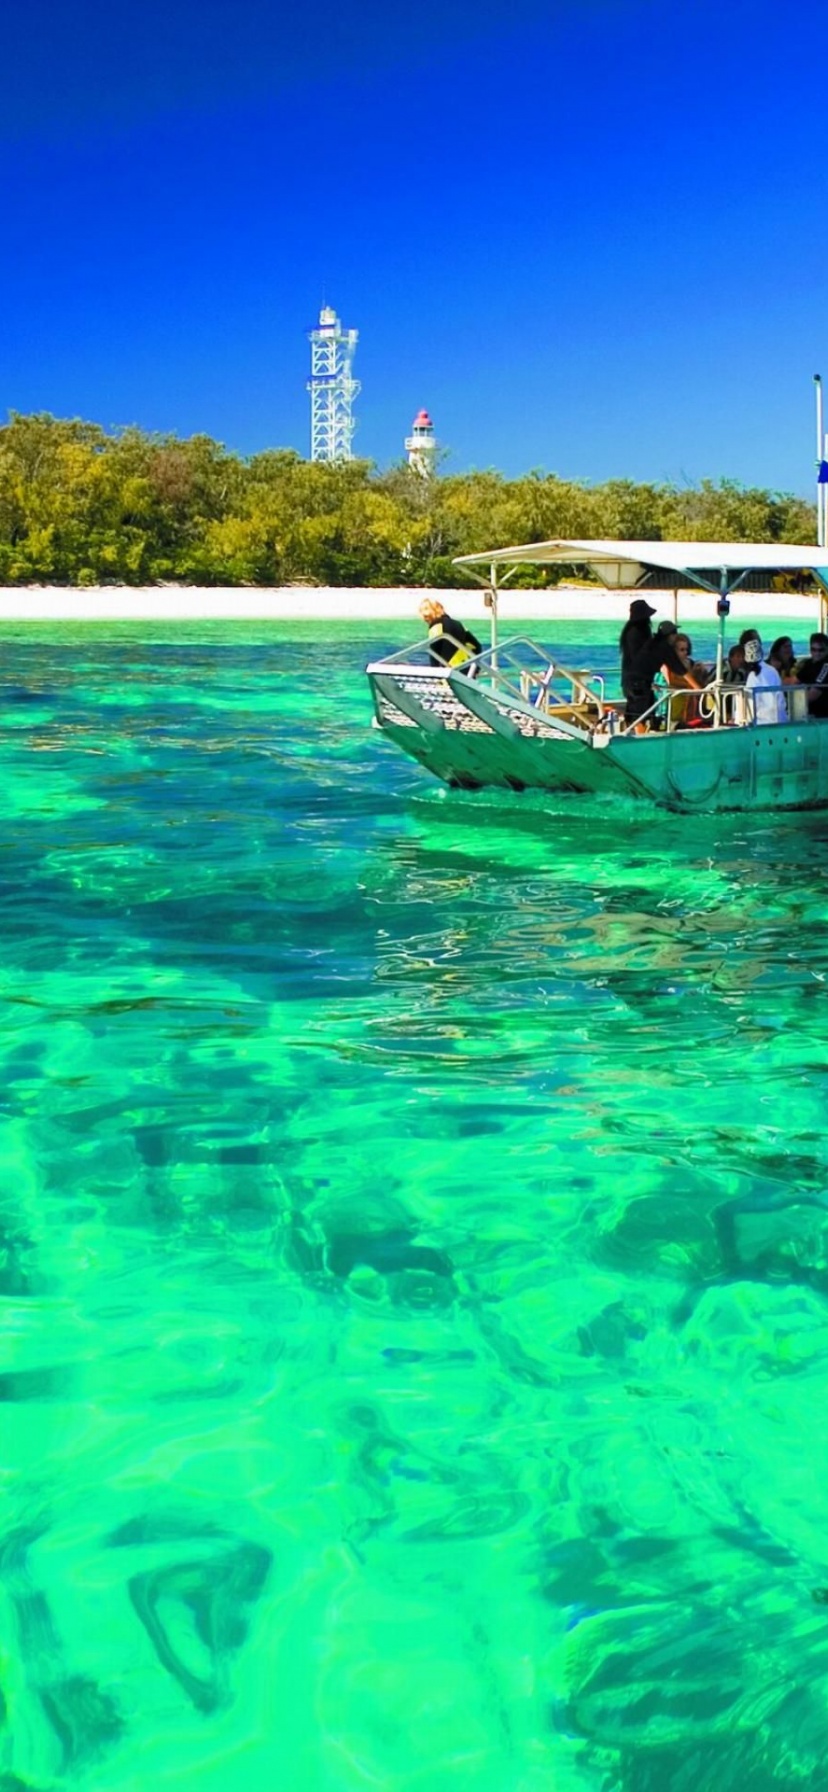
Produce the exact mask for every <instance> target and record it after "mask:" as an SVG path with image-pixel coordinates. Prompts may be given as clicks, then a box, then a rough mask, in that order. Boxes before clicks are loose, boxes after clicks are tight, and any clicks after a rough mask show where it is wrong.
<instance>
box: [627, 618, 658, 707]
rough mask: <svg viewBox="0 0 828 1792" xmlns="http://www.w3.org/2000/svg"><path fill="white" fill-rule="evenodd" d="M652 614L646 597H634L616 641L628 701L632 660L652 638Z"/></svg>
mask: <svg viewBox="0 0 828 1792" xmlns="http://www.w3.org/2000/svg"><path fill="white" fill-rule="evenodd" d="M654 615H655V610H654V609H653V606H652V604H648V603H647V601H646V598H643V597H634V598H633V601H632V603H631V604H630V614H629V617H628V618H627V621H626V622H625V623H624V627H623V628H622V630H621V636H620V639H619V642H618V647H619V651H620V654H621V689H622V691H623V692H624V696H625V697H626V698H627V701H628V702H629V698H630V692H629V689H628V686H629V684H630V680H631V675H632V664H633V660H634V659H635V657H636V655H637V654H639V653H640V652H641V649H642V647H646V645H647V642H648V641H651V640H652V638H653V625H652V623H651V621H650V617H651V616H654Z"/></svg>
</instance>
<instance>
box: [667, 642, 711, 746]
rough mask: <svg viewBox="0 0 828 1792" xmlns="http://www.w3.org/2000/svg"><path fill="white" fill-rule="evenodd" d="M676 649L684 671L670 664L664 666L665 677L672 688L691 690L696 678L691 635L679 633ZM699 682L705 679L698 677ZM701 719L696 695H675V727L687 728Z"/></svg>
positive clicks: (671, 713)
mask: <svg viewBox="0 0 828 1792" xmlns="http://www.w3.org/2000/svg"><path fill="white" fill-rule="evenodd" d="M674 645H675V649H676V653H677V654H678V657H679V659H680V661H681V664H682V666H683V668H684V670H683V671H682V672H675V671H674V670H673V668H672V666H670V665H669V664H667V665H665V667H664V678H665V681H666V683H667V684H668V685H669V687H670V689H671V690H679V691H690V690H692V689H693V688H694V686H693V684H692V683H691V680H693V679H694V678H695V676H696V675H695V668H694V666H693V661H692V657H691V656H692V651H693V643H692V641H691V640H690V636H689V635H682V634H677V635H676V638H675V643H674ZM696 682H697V683H698V684H701V683H702V682H703V681H702V680H701V679H696ZM698 720H699V706H698V700H697V699H696V698H695V697H674V698H673V699H672V702H671V704H670V722H671V725H672V727H673V728H686V727H688V726H689V724H690V723H691V722H697V721H698Z"/></svg>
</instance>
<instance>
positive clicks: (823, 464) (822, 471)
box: [817, 460, 828, 485]
mask: <svg viewBox="0 0 828 1792" xmlns="http://www.w3.org/2000/svg"><path fill="white" fill-rule="evenodd" d="M817 485H828V460H821V461H820V463H819V472H818V474H817Z"/></svg>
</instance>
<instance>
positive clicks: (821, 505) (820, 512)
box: [814, 373, 826, 548]
mask: <svg viewBox="0 0 828 1792" xmlns="http://www.w3.org/2000/svg"><path fill="white" fill-rule="evenodd" d="M814 385H815V386H816V438H817V546H818V547H821V548H824V546H825V489H826V488H825V486H824V485H823V483H822V478H821V474H822V461H823V457H824V454H825V430H824V428H823V421H822V375H821V374H820V373H815V374H814Z"/></svg>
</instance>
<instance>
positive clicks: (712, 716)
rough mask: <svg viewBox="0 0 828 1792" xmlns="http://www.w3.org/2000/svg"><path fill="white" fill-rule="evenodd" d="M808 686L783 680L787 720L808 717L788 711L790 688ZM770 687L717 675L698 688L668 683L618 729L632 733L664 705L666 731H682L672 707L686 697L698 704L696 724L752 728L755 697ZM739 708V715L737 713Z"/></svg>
mask: <svg viewBox="0 0 828 1792" xmlns="http://www.w3.org/2000/svg"><path fill="white" fill-rule="evenodd" d="M811 688H812V687H811V686H809V685H805V684H783V686H782V695H783V696H784V698H785V708H786V711H787V721H788V723H789V724H790V723H791V722H793V721H798V722H799V721H806V720H808V719H809V718H808V717H807V716H799V717H794V716H792V715H791V705H790V701H789V696H790V694H791V693H792V692H793V691H807V690H810V689H811ZM771 689H772V687H764V686H760V687H759V689H758V690H749V689H748V688H747V686H746V685H743V684H725V682H724V680H718V681H717V680H716V679H713V680H711V682H710V683H709V684H704V685H701V686H700V687H699V688H698V689H694V688H693V686H691V685H668V686H667V688H666V689H665V690H663V691H661V692H659V695H658V696H657V698H656V700H655V703H653V704H652V706H651V707H650V709H648V710H646V711H645V713H644V714H643V715H641V716H637V717H636V720H635V721H634V722H628V723H627V724H626V726H625V727H623V728H621V729H620V730H619V733H620V734H634V733H635V731H636V729H637V728H638V727H639V726H640V724H641V723H642V722H648V721H650V720H651V719H652V717H653V716H656V715H657V714H658V712H659V711H660V710H663V709H666V710H667V728H666V730H665V732H666V733H668V734H674V733H676V732H678V729H679V728H681V731H682V732H684V728H683V727H682V725H681V724H680V723H678V724H677V723H674V721H673V714H672V711H673V705H674V704H676V703H681V704H685V703H686V702H687V700H688V699H690V700H691V701H692V702H694V703H697V704H698V705H699V713H700V718H701V719H700V722H699V723H697V724H695V725H696V726H700V727H705V726H707V727H710V728H755V727H757V726H759V725H760V724H759V718H758V717H757V714H756V701H757V698H760V699H761V698H762V697H763V696H769V695H770V692H771ZM710 698H712V699H713V702H712V707H710V708H708V711H707V714H706V715H705V713H704V710H703V709H702V704H704V703H705V702H706V701H707V700H708V699H710ZM740 709H741V716H740V715H739V710H740ZM728 710H729V711H730V713H729V714H728V713H727V712H728ZM773 725H775V726H778V727H782V726H783V725H784V724H783V723H781V722H777V723H776V724H773ZM690 726H691V727H692V726H693V724H692V723H691V724H690Z"/></svg>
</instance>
